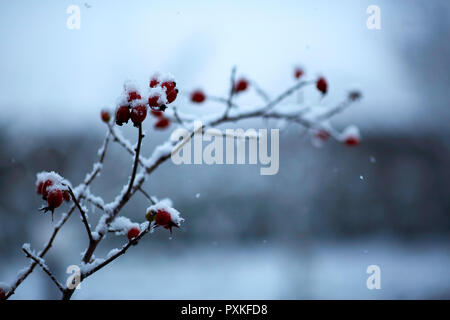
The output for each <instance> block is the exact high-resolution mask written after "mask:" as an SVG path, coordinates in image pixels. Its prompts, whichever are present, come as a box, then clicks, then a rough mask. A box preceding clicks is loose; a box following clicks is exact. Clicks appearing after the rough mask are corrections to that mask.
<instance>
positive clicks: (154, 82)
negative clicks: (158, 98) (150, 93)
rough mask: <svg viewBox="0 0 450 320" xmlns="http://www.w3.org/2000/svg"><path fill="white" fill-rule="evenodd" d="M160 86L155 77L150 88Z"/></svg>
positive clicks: (151, 80)
mask: <svg viewBox="0 0 450 320" xmlns="http://www.w3.org/2000/svg"><path fill="white" fill-rule="evenodd" d="M158 84H159V80H158V79H157V78H156V77H154V78H151V79H150V88H155V87H156V86H157V85H158Z"/></svg>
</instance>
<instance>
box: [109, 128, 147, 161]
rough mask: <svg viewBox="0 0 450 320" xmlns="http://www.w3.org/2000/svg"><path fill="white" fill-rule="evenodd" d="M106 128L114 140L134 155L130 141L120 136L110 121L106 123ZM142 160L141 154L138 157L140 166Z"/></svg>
mask: <svg viewBox="0 0 450 320" xmlns="http://www.w3.org/2000/svg"><path fill="white" fill-rule="evenodd" d="M108 129H109V132H110V133H111V135H112V137H113V138H114V142H117V143H118V144H119V145H121V146H122V147H123V148H124V149H125V150H126V151H127V152H128V153H129V154H131V155H132V156H133V157H134V156H135V155H136V153H135V151H134V150H133V148H132V147H131V143H130V142H129V141H128V140H126V139H125V138H124V137H122V135H119V134H118V133H117V132H116V130H115V129H114V127H113V126H112V125H111V124H110V123H108ZM144 160H145V159H144V158H142V157H141V156H140V157H139V164H140V165H141V166H144Z"/></svg>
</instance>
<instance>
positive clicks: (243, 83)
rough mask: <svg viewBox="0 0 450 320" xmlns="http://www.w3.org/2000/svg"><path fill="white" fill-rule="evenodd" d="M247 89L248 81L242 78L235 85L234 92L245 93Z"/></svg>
mask: <svg viewBox="0 0 450 320" xmlns="http://www.w3.org/2000/svg"><path fill="white" fill-rule="evenodd" d="M247 87H248V81H247V80H246V79H244V78H241V79H239V80H238V82H236V84H235V85H234V91H235V92H241V91H245V90H247Z"/></svg>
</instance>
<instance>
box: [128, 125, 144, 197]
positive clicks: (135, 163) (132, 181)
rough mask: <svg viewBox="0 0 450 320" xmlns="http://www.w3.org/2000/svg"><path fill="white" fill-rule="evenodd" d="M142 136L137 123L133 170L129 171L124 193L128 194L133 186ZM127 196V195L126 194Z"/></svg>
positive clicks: (140, 126) (140, 127)
mask: <svg viewBox="0 0 450 320" xmlns="http://www.w3.org/2000/svg"><path fill="white" fill-rule="evenodd" d="M142 138H144V135H143V134H142V124H139V127H138V143H137V147H136V154H135V157H134V165H133V172H132V173H131V179H130V184H129V185H128V189H127V192H126V195H129V194H130V192H131V188H133V183H134V179H135V178H136V171H137V167H138V164H139V153H140V152H141V144H142ZM126 197H128V196H126Z"/></svg>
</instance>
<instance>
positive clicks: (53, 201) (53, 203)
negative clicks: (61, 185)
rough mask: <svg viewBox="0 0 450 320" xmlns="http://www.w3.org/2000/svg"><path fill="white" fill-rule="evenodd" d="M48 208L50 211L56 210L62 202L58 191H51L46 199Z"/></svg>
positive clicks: (61, 195)
mask: <svg viewBox="0 0 450 320" xmlns="http://www.w3.org/2000/svg"><path fill="white" fill-rule="evenodd" d="M47 202H48V206H49V208H51V209H55V208H58V207H59V206H60V205H61V203H62V202H63V193H62V192H61V190H59V189H55V190H52V191H50V192H49V193H48V197H47Z"/></svg>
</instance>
